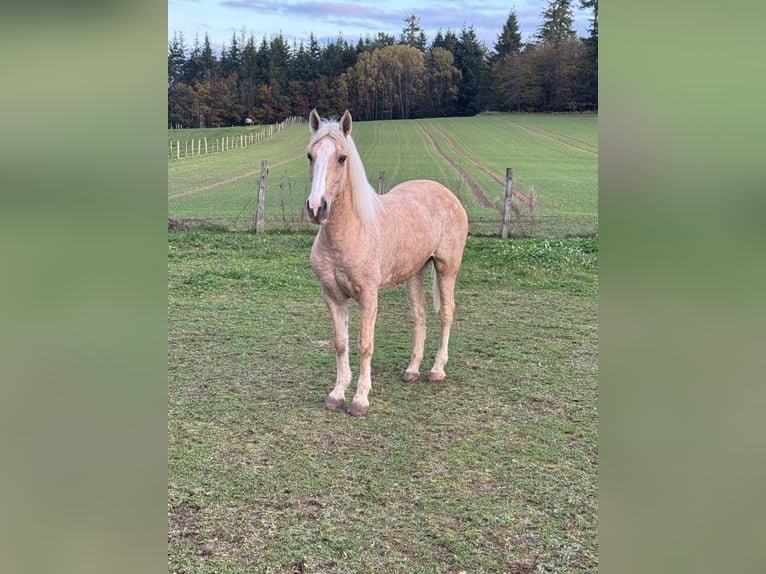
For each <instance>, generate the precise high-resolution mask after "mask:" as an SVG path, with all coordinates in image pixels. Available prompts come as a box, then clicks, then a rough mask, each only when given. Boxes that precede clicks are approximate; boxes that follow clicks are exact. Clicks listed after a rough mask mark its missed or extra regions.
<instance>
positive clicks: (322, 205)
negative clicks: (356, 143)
mask: <svg viewBox="0 0 766 574" xmlns="http://www.w3.org/2000/svg"><path fill="white" fill-rule="evenodd" d="M309 129H310V130H311V136H312V137H311V140H310V141H309V146H308V158H309V162H310V168H309V176H310V178H311V194H310V195H309V198H308V201H307V202H306V210H307V212H308V215H309V219H310V220H311V221H313V222H314V223H318V224H320V225H321V224H323V223H326V222H327V219H328V218H329V216H330V209H331V208H332V204H333V201H334V200H336V199H337V198H338V196H339V195H340V194H341V193H342V191H343V189H344V187H345V186H346V182H347V180H348V178H349V170H348V165H347V161H346V160H347V159H348V155H349V149H348V146H349V144H348V141H347V138H348V136H349V134H350V133H351V114H350V113H349V112H348V110H346V111H345V112H344V114H343V117H341V119H340V122H339V123H338V124H326V123H322V120H321V119H320V117H319V114H318V113H317V111H316V109H314V110H312V111H311V114H310V115H309Z"/></svg>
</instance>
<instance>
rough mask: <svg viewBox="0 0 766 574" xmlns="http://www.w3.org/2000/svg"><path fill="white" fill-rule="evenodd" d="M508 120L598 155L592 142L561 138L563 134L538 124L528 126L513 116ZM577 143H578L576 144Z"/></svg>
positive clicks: (579, 149)
mask: <svg viewBox="0 0 766 574" xmlns="http://www.w3.org/2000/svg"><path fill="white" fill-rule="evenodd" d="M508 121H509V122H511V123H512V124H514V125H517V126H519V127H520V128H521V129H523V130H526V131H528V132H529V133H531V134H534V135H537V136H540V137H542V138H546V139H549V140H551V141H555V142H556V143H560V144H562V145H565V146H567V147H571V148H573V149H576V150H577V151H581V152H584V153H589V154H591V155H595V156H596V157H598V147H597V146H593V145H592V144H589V143H586V142H584V141H580V140H575V139H562V138H563V137H564V136H562V135H560V134H557V133H556V132H553V131H551V130H547V129H545V128H541V127H539V126H530V125H528V124H525V123H523V122H520V121H519V120H515V119H513V118H508ZM573 142H576V143H573ZM578 144H579V145H578ZM593 147H596V149H595V151H594V150H593V149H592V148H593Z"/></svg>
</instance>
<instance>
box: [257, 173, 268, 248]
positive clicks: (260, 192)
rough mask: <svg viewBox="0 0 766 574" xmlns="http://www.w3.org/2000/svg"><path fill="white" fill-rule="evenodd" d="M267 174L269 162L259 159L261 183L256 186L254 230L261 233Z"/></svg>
mask: <svg viewBox="0 0 766 574" xmlns="http://www.w3.org/2000/svg"><path fill="white" fill-rule="evenodd" d="M268 174H269V163H268V162H267V161H266V160H265V159H264V160H261V183H260V185H259V186H258V211H257V212H256V216H255V232H256V233H263V231H264V225H263V204H264V201H265V200H266V176H267V175H268Z"/></svg>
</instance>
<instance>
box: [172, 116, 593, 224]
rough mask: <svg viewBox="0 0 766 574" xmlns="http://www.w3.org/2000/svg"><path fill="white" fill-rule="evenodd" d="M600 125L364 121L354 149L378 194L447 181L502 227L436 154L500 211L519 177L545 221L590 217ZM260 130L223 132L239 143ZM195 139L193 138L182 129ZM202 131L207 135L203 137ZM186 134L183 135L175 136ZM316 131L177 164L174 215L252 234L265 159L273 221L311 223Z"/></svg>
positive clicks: (487, 119)
mask: <svg viewBox="0 0 766 574" xmlns="http://www.w3.org/2000/svg"><path fill="white" fill-rule="evenodd" d="M597 124H598V118H597V116H593V115H556V116H551V115H547V116H543V115H509V114H492V115H482V116H476V117H470V118H437V119H423V120H400V121H377V122H355V123H354V127H353V135H354V140H355V141H356V144H357V147H358V148H359V151H360V155H361V156H362V160H363V161H364V164H365V169H366V171H367V176H368V179H369V181H370V183H371V184H372V185H373V187H376V188H377V182H378V174H379V172H381V171H385V172H386V183H387V188H388V189H390V188H391V187H393V186H394V185H396V184H397V183H400V182H402V181H406V180H409V179H416V178H426V179H434V180H436V181H439V182H441V183H443V184H444V185H446V186H447V187H449V188H450V189H452V190H453V191H454V192H455V193H456V194H457V195H458V197H459V198H460V199H461V201H462V202H463V204H464V206H465V207H466V210H467V211H468V213H469V216H471V217H476V218H485V217H486V218H494V219H497V220H499V218H500V214H499V212H498V211H497V210H496V209H488V208H486V207H482V206H481V204H480V203H478V202H477V201H476V199H475V198H474V197H473V195H472V193H471V191H470V189H469V188H468V186H467V184H466V182H465V180H464V179H463V178H462V177H461V175H460V174H459V173H458V171H457V170H456V169H455V168H454V167H453V166H452V165H450V163H449V162H448V161H447V159H446V158H445V157H443V156H442V155H441V154H440V153H439V152H438V151H437V150H436V148H435V146H434V144H433V143H432V139H431V138H433V141H435V142H436V144H437V145H438V146H439V147H440V148H441V150H442V151H443V153H444V154H446V155H447V156H448V157H449V158H451V159H452V160H453V161H454V162H455V163H456V164H458V165H459V166H460V167H461V168H462V169H463V170H465V172H466V174H467V175H468V177H470V178H471V179H472V180H474V181H475V182H476V184H477V185H478V187H479V188H480V189H481V191H482V192H483V193H484V195H485V196H486V197H487V199H488V200H489V201H490V202H496V201H497V202H500V201H501V200H502V198H503V195H504V187H503V185H502V184H501V183H498V181H497V180H496V179H497V178H500V179H501V180H502V179H504V177H505V169H506V167H512V168H513V169H514V185H515V187H516V188H517V189H519V190H520V191H521V192H523V193H531V192H534V193H535V194H536V196H537V198H538V201H539V203H540V204H541V207H540V209H538V212H537V214H538V215H539V216H543V217H544V216H567V217H590V218H593V219H595V218H596V216H597V211H598V199H597V198H598V193H597V190H598V125H597ZM248 129H257V128H242V127H239V128H224V129H221V130H217V132H216V133H217V134H218V136H219V137H220V133H219V132H221V133H225V130H231V133H232V134H234V133H236V134H239V133H240V132H242V131H243V130H248ZM181 131H185V130H181ZM197 131H199V130H197ZM178 135H179V131H177V130H174V131H172V132H171V133H170V135H169V137H175V136H178ZM308 137H309V133H308V127H307V125H306V124H298V125H293V126H290V127H288V128H286V129H284V130H282V131H281V132H279V133H277V134H275V135H273V136H271V137H269V138H267V139H265V140H263V141H261V142H259V143H257V144H255V145H251V146H249V147H247V148H243V149H233V150H229V151H226V152H223V153H216V154H212V155H208V156H207V157H193V158H188V159H181V160H169V161H168V215H169V217H186V218H211V219H212V218H228V219H230V220H231V219H233V220H236V221H237V225H235V227H239V228H246V227H247V225H246V223H249V222H251V220H252V217H253V214H254V213H255V206H256V197H257V192H258V178H259V175H260V165H261V160H267V161H268V162H269V166H270V170H269V179H268V191H267V194H266V205H265V213H266V216H267V218H272V219H275V218H276V219H278V218H279V217H282V218H286V217H287V216H290V217H298V218H300V217H301V216H302V214H303V209H304V207H303V206H304V204H305V199H306V196H307V192H308V189H309V181H308V166H307V162H306V159H305V148H306V144H307V142H308Z"/></svg>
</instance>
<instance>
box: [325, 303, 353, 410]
mask: <svg viewBox="0 0 766 574" xmlns="http://www.w3.org/2000/svg"><path fill="white" fill-rule="evenodd" d="M324 300H325V303H326V304H327V308H328V309H329V310H330V314H331V315H332V325H333V331H334V333H335V361H336V371H337V377H336V380H335V388H334V389H333V390H332V392H331V393H330V396H329V397H327V400H326V401H325V403H324V406H325V407H326V408H328V409H330V410H334V409H337V408H338V407H339V406H341V405H342V404H343V403H344V402H345V400H346V389H347V388H348V385H349V383H350V382H351V367H350V366H349V364H348V299H346V300H343V301H336V300H335V299H334V298H333V297H332V296H331V295H329V294H325V297H324Z"/></svg>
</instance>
